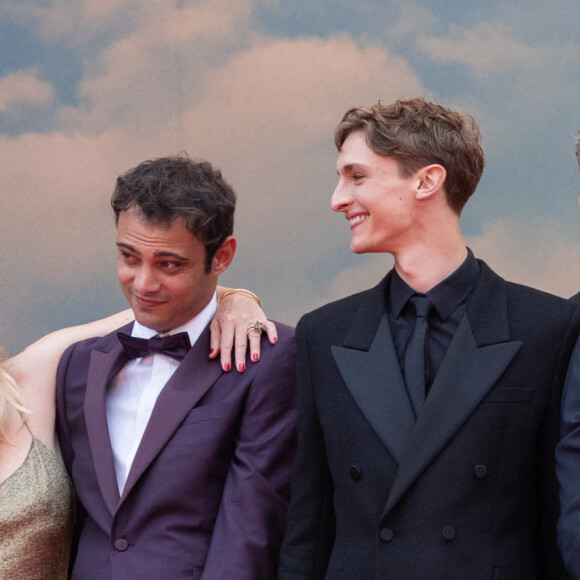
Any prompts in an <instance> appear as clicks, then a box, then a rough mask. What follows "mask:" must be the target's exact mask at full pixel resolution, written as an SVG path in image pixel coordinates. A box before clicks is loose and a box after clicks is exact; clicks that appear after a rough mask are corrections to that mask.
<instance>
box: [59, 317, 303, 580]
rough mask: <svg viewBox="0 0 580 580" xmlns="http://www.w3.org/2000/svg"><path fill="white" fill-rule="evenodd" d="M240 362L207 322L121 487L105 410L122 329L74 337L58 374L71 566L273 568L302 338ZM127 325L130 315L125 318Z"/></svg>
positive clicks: (244, 574) (244, 572) (168, 571)
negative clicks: (70, 487) (213, 340)
mask: <svg viewBox="0 0 580 580" xmlns="http://www.w3.org/2000/svg"><path fill="white" fill-rule="evenodd" d="M277 327H278V337H279V340H278V344H277V345H276V346H275V347H272V346H271V345H270V344H269V343H267V341H263V343H262V355H261V360H260V362H259V363H257V364H253V363H251V362H250V363H248V364H247V365H246V367H247V370H246V372H245V373H243V374H239V373H237V372H231V373H224V372H223V371H222V370H221V366H220V363H219V361H215V360H214V361H210V360H209V358H208V353H209V330H208V329H207V328H206V330H205V331H204V333H203V334H202V335H201V336H200V338H199V339H198V341H197V342H196V344H195V345H194V347H193V348H192V349H191V351H190V352H189V353H188V355H187V356H186V357H185V358H184V360H183V361H182V363H181V365H180V366H179V367H178V369H177V370H176V371H175V373H174V375H173V376H172V378H171V379H170V380H169V381H168V383H167V384H166V386H165V387H164V389H163V390H162V392H161V394H160V395H159V398H158V399H157V402H156V404H155V407H154V409H153V413H152V415H151V419H150V421H149V423H148V425H147V428H146V430H145V433H144V435H143V439H142V441H141V444H140V446H139V449H138V451H137V454H136V456H135V459H134V462H133V465H132V467H131V471H130V473H129V477H128V480H127V483H126V486H125V489H124V491H123V494H122V496H121V497H119V493H118V488H117V483H116V478H115V470H114V466H113V453H112V449H111V443H110V440H109V432H108V427H107V419H106V412H105V398H106V392H107V386H108V384H109V383H110V381H111V379H112V378H113V377H114V376H115V375H116V373H118V372H119V370H120V369H121V368H122V366H123V365H124V364H125V363H126V362H127V359H126V358H125V356H124V354H123V350H122V347H121V345H120V343H119V341H118V339H117V335H116V332H114V333H111V334H110V335H108V336H105V337H102V338H96V339H89V340H86V341H83V342H80V343H77V344H75V345H73V346H71V347H70V348H69V349H68V350H67V351H66V352H65V354H64V355H63V357H62V359H61V361H60V365H59V369H58V375H57V394H56V397H57V423H58V432H59V438H60V444H61V449H62V454H63V458H64V461H65V464H66V466H67V469H68V470H69V473H70V474H71V476H72V479H73V481H74V484H75V487H76V490H77V495H78V499H79V514H78V530H77V537H76V545H75V558H74V561H73V563H72V578H77V579H82V580H93V579H107V580H136V579H139V580H148V579H151V580H159V579H160V578H170V579H171V580H177V579H181V578H183V579H185V578H188V579H192V578H194V579H202V580H224V579H228V578H232V579H234V578H235V579H236V580H242V579H248V580H258V579H262V578H263V579H269V578H275V576H276V568H277V564H278V555H279V549H280V544H281V542H282V538H283V535H284V531H285V517H286V509H287V505H288V500H289V482H290V478H291V472H292V467H293V462H294V453H295V434H294V431H295V420H296V415H295V412H296V388H295V342H294V333H293V329H291V328H290V327H287V326H284V325H282V324H278V325H277ZM119 330H121V331H123V332H127V333H130V330H131V325H128V326H126V327H123V328H121V329H119Z"/></svg>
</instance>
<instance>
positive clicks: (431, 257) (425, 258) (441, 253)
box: [394, 228, 467, 294]
mask: <svg viewBox="0 0 580 580" xmlns="http://www.w3.org/2000/svg"><path fill="white" fill-rule="evenodd" d="M466 257H467V248H466V247H465V243H464V242H463V238H462V237H461V232H460V231H459V228H457V231H455V232H453V235H449V232H445V234H444V235H441V236H439V237H437V236H434V237H432V238H430V239H429V243H421V242H418V243H416V244H414V245H413V246H412V247H410V248H406V249H405V251H401V252H398V253H397V254H395V255H394V258H395V269H396V270H397V273H398V274H399V276H401V278H402V279H403V280H404V281H405V282H406V283H407V284H408V285H409V286H410V287H411V288H413V290H415V291H416V292H420V293H422V294H424V293H425V292H428V291H429V290H431V288H433V287H435V286H437V284H439V282H441V281H443V280H445V278H447V277H448V276H450V275H451V274H453V272H455V270H457V268H459V266H461V264H462V263H463V261H464V260H465V258H466Z"/></svg>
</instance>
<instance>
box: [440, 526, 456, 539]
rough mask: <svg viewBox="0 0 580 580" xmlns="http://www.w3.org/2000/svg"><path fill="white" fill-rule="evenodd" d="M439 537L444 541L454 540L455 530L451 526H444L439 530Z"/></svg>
mask: <svg viewBox="0 0 580 580" xmlns="http://www.w3.org/2000/svg"><path fill="white" fill-rule="evenodd" d="M441 535H442V536H443V539H444V540H454V539H455V528H452V527H451V526H445V527H444V528H443V529H442V530H441Z"/></svg>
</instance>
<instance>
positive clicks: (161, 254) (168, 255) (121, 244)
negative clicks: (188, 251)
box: [117, 242, 187, 262]
mask: <svg viewBox="0 0 580 580" xmlns="http://www.w3.org/2000/svg"><path fill="white" fill-rule="evenodd" d="M117 248H124V249H126V250H129V251H131V252H133V253H135V254H139V253H140V252H139V251H138V250H137V249H135V248H134V247H133V246H131V245H130V244H126V243H124V242H117ZM153 255H154V256H155V257H156V258H175V259H176V260H180V261H182V262H187V258H186V257H185V256H181V255H180V254H176V253H175V252H165V251H159V252H155V253H154V254H153Z"/></svg>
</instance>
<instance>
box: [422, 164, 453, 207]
mask: <svg viewBox="0 0 580 580" xmlns="http://www.w3.org/2000/svg"><path fill="white" fill-rule="evenodd" d="M446 177H447V171H445V168H444V167H443V166H442V165H439V164H437V163H434V164H433V165H426V166H425V167H421V169H419V171H417V173H416V174H415V178H416V179H418V185H417V193H416V195H415V197H416V199H418V200H419V199H427V198H429V197H432V196H433V195H434V194H435V193H437V192H438V191H441V190H442V189H444V186H445V178H446Z"/></svg>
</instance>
